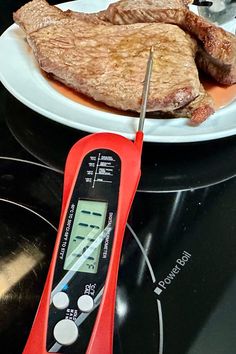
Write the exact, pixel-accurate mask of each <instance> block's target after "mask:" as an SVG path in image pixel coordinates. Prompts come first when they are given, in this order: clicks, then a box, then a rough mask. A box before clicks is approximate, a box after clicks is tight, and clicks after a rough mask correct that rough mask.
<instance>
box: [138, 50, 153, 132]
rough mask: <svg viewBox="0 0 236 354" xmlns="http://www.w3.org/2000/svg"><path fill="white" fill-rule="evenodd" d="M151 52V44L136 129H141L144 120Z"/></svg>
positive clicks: (150, 69) (149, 78) (151, 64)
mask: <svg viewBox="0 0 236 354" xmlns="http://www.w3.org/2000/svg"><path fill="white" fill-rule="evenodd" d="M153 52H154V47H153V46H152V47H151V48H150V51H149V57H148V62H147V69H146V74H145V79H144V85H143V93H142V103H141V111H140V116H139V126H138V131H143V126H144V120H145V116H146V109H147V100H148V94H149V88H150V82H151V74H152V66H153Z"/></svg>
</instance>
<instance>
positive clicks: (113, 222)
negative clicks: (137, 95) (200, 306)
mask: <svg viewBox="0 0 236 354" xmlns="http://www.w3.org/2000/svg"><path fill="white" fill-rule="evenodd" d="M152 63H153V48H151V50H150V54H149V58H148V63H147V70H146V76H145V81H144V88H143V96H142V106H141V113H140V121H139V127H138V131H137V133H136V138H135V141H134V143H133V142H132V141H130V140H128V139H126V138H124V137H122V136H120V135H118V134H112V133H96V134H92V135H89V136H87V137H85V138H83V139H81V140H80V141H78V142H77V143H76V144H75V145H74V146H73V147H72V149H71V150H70V152H69V155H68V158H67V161H66V168H65V178H64V191H63V201H62V211H61V217H60V225H59V229H58V234H57V238H56V243H55V248H54V252H53V255H52V261H51V265H50V268H49V273H48V276H47V280H46V284H45V287H44V291H43V294H42V298H41V301H40V304H39V307H38V311H37V314H36V317H35V320H34V323H33V326H32V329H31V332H30V335H29V338H28V341H27V343H26V346H25V349H24V352H23V354H47V353H68V354H84V353H86V354H112V353H113V328H114V310H115V298H116V284H117V277H118V270H119V262H120V254H121V248H122V242H123V237H124V232H125V227H126V222H127V218H128V214H129V210H130V208H131V205H132V201H133V198H134V195H135V192H136V190H137V186H138V182H139V178H140V172H141V171H140V165H141V153H142V143H143V125H144V119H145V114H146V105H147V98H148V92H149V85H150V77H151V72H152Z"/></svg>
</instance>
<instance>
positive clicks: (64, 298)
mask: <svg viewBox="0 0 236 354" xmlns="http://www.w3.org/2000/svg"><path fill="white" fill-rule="evenodd" d="M52 302H53V305H54V306H55V307H56V308H57V309H59V310H63V309H66V308H67V307H68V306H69V302H70V300H69V297H68V295H67V294H66V293H64V292H63V291H59V292H58V293H56V294H55V295H54V296H53V299H52Z"/></svg>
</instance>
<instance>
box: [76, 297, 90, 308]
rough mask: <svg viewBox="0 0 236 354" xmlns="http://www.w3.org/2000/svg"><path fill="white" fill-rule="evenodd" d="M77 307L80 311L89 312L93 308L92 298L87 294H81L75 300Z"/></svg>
mask: <svg viewBox="0 0 236 354" xmlns="http://www.w3.org/2000/svg"><path fill="white" fill-rule="evenodd" d="M77 305H78V308H79V309H80V311H82V312H90V311H92V309H93V298H92V297H91V296H89V295H82V296H80V297H79V299H78V301H77Z"/></svg>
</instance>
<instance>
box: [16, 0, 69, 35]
mask: <svg viewBox="0 0 236 354" xmlns="http://www.w3.org/2000/svg"><path fill="white" fill-rule="evenodd" d="M66 18H67V14H66V13H64V12H63V11H61V10H60V9H58V8H57V7H56V6H50V5H49V4H48V3H47V1H46V0H33V1H30V2H28V3H27V4H25V5H24V6H22V7H21V8H20V9H19V10H17V12H15V13H13V19H14V21H15V22H16V23H17V24H18V25H19V26H20V27H21V28H22V29H23V30H24V31H25V32H26V33H31V32H34V31H37V30H38V29H40V28H43V27H46V26H49V25H52V24H56V23H58V22H60V21H61V20H63V19H66Z"/></svg>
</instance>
